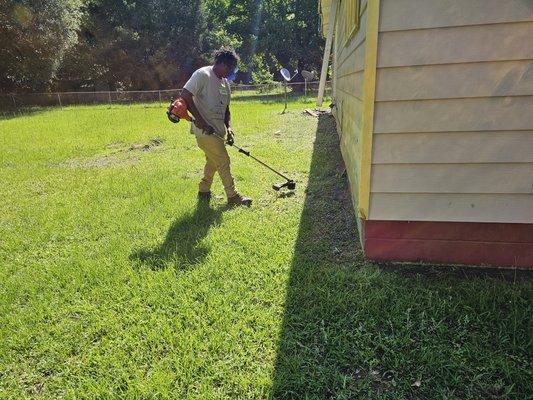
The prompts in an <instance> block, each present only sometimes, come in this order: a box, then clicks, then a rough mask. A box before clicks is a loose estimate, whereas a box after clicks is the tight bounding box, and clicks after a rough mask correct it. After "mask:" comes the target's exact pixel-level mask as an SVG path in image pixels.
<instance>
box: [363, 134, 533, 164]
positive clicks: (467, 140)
mask: <svg viewBox="0 0 533 400" xmlns="http://www.w3.org/2000/svg"><path fill="white" fill-rule="evenodd" d="M443 149H453V150H451V151H450V150H446V151H443ZM373 150H374V151H373V155H372V160H373V163H374V164H418V163H422V164H425V163H516V162H527V163H533V130H530V131H480V132H417V133H405V132H402V133H378V134H374V148H373Z"/></svg>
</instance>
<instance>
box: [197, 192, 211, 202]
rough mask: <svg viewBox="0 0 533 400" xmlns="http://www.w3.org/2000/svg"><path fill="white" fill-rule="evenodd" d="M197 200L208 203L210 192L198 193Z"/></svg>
mask: <svg viewBox="0 0 533 400" xmlns="http://www.w3.org/2000/svg"><path fill="white" fill-rule="evenodd" d="M198 200H201V201H209V200H211V192H210V191H209V192H198Z"/></svg>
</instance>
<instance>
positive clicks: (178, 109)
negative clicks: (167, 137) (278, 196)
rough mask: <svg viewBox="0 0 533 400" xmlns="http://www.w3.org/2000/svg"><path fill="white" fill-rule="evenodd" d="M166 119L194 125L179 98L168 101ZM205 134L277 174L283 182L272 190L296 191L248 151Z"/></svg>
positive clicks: (184, 103) (286, 179)
mask: <svg viewBox="0 0 533 400" xmlns="http://www.w3.org/2000/svg"><path fill="white" fill-rule="evenodd" d="M167 117H168V119H169V120H170V122H173V123H178V122H180V120H182V119H185V120H187V121H190V122H192V123H194V120H193V118H192V117H191V116H190V115H189V113H188V111H187V103H186V102H185V100H184V99H182V98H181V97H180V98H178V99H177V100H176V101H174V99H173V98H172V99H171V100H170V106H169V107H168V109H167ZM207 134H208V135H214V136H215V137H217V138H219V139H220V140H222V141H223V142H224V144H226V145H228V146H231V147H235V148H236V149H237V150H238V151H239V153H242V154H244V155H245V156H248V157H250V158H251V159H252V160H254V161H256V162H258V163H259V164H261V165H262V166H263V167H265V168H268V169H269V170H271V171H272V172H274V173H275V174H277V175H279V176H281V177H282V178H283V179H285V182H283V183H275V184H273V185H272V189H274V190H276V191H278V190H281V189H283V188H287V189H289V190H294V189H296V182H295V181H294V180H292V179H290V178H288V177H287V176H285V175H283V174H282V173H281V172H279V171H276V170H275V169H274V168H272V167H271V166H270V165H268V164H266V163H265V162H263V161H261V160H259V159H258V158H256V157H254V156H253V155H252V154H251V153H250V151H248V150H244V149H243V148H241V147H239V146H237V145H236V144H235V143H233V141H231V142H228V141H225V140H224V139H223V138H221V137H220V136H217V135H215V134H214V131H213V130H211V131H210V132H208V133H207Z"/></svg>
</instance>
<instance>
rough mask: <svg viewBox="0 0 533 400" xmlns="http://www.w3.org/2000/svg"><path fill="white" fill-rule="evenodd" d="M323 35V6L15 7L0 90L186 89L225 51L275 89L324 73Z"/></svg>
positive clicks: (60, 3) (111, 2) (2, 42)
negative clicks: (281, 82) (278, 79)
mask: <svg viewBox="0 0 533 400" xmlns="http://www.w3.org/2000/svg"><path fill="white" fill-rule="evenodd" d="M318 28H319V17H318V13H317V2H316V0H18V1H17V0H7V1H4V2H0V48H1V49H2V57H0V70H2V75H1V76H0V92H20V91H47V90H62V91H65V90H95V89H96V90H98V89H100V90H120V89H124V90H126V89H130V90H148V89H165V88H169V87H178V86H180V85H181V84H183V82H184V81H185V80H186V79H187V78H188V77H189V75H190V73H191V72H192V71H193V70H194V69H196V68H197V67H199V66H201V65H205V63H207V62H209V61H210V55H211V53H212V52H213V50H214V49H216V48H218V47H220V46H221V45H231V46H233V47H235V49H236V50H237V51H238V52H239V53H240V54H241V57H242V60H243V62H242V63H241V65H240V70H241V73H240V74H239V76H238V80H239V81H242V82H251V81H252V80H254V81H255V82H262V81H265V80H266V81H268V80H269V79H272V76H273V74H274V73H276V72H277V71H278V69H279V68H280V66H285V67H289V68H290V69H291V70H292V69H295V68H296V67H298V68H299V69H300V70H301V69H302V68H307V69H310V70H312V69H318V65H319V63H320V56H321V46H322V39H321V37H320V35H319V31H318ZM252 74H253V75H252Z"/></svg>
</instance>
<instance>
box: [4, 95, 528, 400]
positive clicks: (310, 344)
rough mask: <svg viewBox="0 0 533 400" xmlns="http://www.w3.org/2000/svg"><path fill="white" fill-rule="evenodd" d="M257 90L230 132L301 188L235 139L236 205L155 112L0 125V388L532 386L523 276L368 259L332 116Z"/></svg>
mask: <svg viewBox="0 0 533 400" xmlns="http://www.w3.org/2000/svg"><path fill="white" fill-rule="evenodd" d="M262 100H263V101H259V100H258V101H254V100H253V99H250V98H246V101H245V100H244V99H242V100H240V101H236V102H234V107H233V115H234V119H235V121H234V125H235V130H236V132H237V142H238V143H239V144H242V145H244V146H245V147H247V148H249V149H251V150H252V152H253V153H254V154H255V155H257V156H258V157H261V158H264V159H265V160H268V161H269V162H271V163H272V164H273V165H275V166H279V167H280V168H281V169H282V170H283V171H286V172H287V173H290V174H291V176H295V177H296V179H297V181H298V185H299V186H298V190H297V191H296V194H295V195H294V196H292V197H290V196H279V195H277V194H276V193H274V192H272V191H271V190H269V187H270V185H271V184H272V182H273V181H275V180H276V178H275V177H274V176H272V174H271V173H270V172H269V171H267V170H264V169H262V168H260V167H259V166H258V165H256V164H255V163H252V162H251V161H250V160H249V159H247V158H246V157H244V156H241V155H238V154H237V153H232V160H233V168H234V174H235V177H236V179H237V182H238V186H239V189H240V190H241V192H242V193H243V194H246V195H250V196H252V197H253V198H254V200H255V202H254V206H253V207H252V208H250V209H246V208H241V209H227V208H226V207H225V204H224V199H223V196H222V194H223V190H222V187H221V185H220V183H219V181H218V179H217V180H216V184H215V187H214V191H215V193H216V194H217V198H215V200H214V201H213V202H212V203H211V205H209V206H207V205H205V204H204V205H202V204H198V203H197V201H196V198H195V195H196V190H197V182H198V180H199V178H200V176H201V171H202V167H203V161H202V156H201V153H200V152H199V150H198V149H197V148H196V146H195V142H194V140H193V138H192V137H191V136H190V135H189V134H188V133H187V127H186V125H184V124H179V125H177V126H176V125H172V124H170V123H169V122H167V121H166V119H165V116H164V112H163V111H164V110H163V108H164V107H162V108H159V107H152V106H151V107H143V106H131V107H128V106H117V107H113V108H110V109H108V108H106V107H102V106H100V107H73V108H65V109H62V110H61V109H54V110H43V111H41V112H35V113H33V114H32V115H30V116H26V117H18V118H11V119H5V120H2V121H0V156H1V158H0V181H1V182H2V185H1V186H0V196H1V198H2V199H3V201H2V202H0V282H2V284H1V285H0V338H1V340H0V398H2V399H23V398H38V399H57V398H66V399H74V398H84V399H104V398H105V399H114V398H116V399H119V398H120V399H141V398H142V399H159V398H161V399H165V398H168V399H176V398H187V399H265V398H276V399H328V398H331V399H353V398H369V399H373V398H375V399H378V398H379V399H417V398H419V399H429V398H447V399H481V398H483V399H488V398H498V399H500V398H501V399H512V398H513V399H514V398H528V397H530V396H531V394H532V393H533V386H532V383H531V382H533V379H532V378H533V376H532V375H533V374H532V336H533V335H532V326H531V315H532V306H531V305H532V302H531V299H532V290H531V289H532V287H531V283H530V281H529V280H516V281H512V280H511V281H508V280H505V279H501V278H500V277H499V276H493V275H490V274H473V273H470V272H468V271H467V272H465V273H466V274H467V276H466V277H465V276H462V275H461V274H458V273H457V272H456V271H454V270H452V269H443V268H436V269H430V270H429V271H427V270H425V271H426V272H425V273H418V272H419V271H423V270H422V269H420V270H418V269H415V270H414V272H413V269H412V268H411V273H403V272H401V271H404V270H402V269H400V270H399V271H400V272H399V271H395V270H390V269H387V268H384V267H380V266H377V265H373V264H372V263H369V262H367V261H365V260H364V258H363V257H362V254H361V251H360V248H359V245H358V240H357V237H356V232H355V224H354V219H353V213H352V208H351V204H350V200H349V195H348V191H347V187H346V182H345V178H344V176H343V169H342V164H341V161H340V156H339V151H338V138H337V136H336V135H335V133H334V126H333V123H332V121H331V119H329V118H328V117H321V118H320V119H319V120H317V119H315V118H312V117H310V116H304V115H302V114H301V110H302V109H303V108H305V107H310V106H311V102H307V103H305V102H304V101H303V100H302V99H298V98H296V99H295V98H291V102H290V104H289V110H290V112H289V113H288V114H285V115H280V111H281V110H282V109H283V106H282V103H280V102H277V101H272V100H271V99H266V100H265V99H262ZM230 151H231V150H230Z"/></svg>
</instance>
